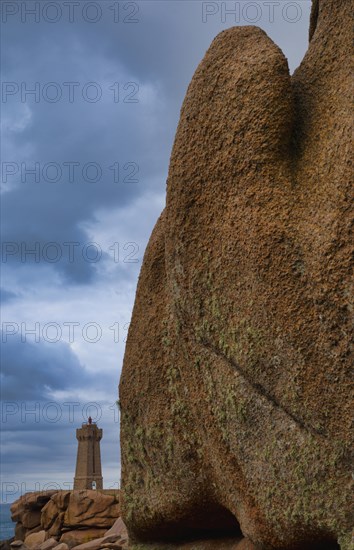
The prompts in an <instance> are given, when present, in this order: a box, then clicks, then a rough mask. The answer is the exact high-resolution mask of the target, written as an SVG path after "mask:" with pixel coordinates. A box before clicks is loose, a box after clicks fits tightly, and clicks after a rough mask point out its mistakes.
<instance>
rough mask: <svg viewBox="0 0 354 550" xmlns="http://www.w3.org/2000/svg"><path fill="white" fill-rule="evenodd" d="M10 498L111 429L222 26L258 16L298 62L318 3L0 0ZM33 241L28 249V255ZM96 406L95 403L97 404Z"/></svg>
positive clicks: (64, 482) (109, 450)
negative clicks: (176, 145) (195, 106)
mask: <svg viewBox="0 0 354 550" xmlns="http://www.w3.org/2000/svg"><path fill="white" fill-rule="evenodd" d="M1 10H2V12H1V52H2V53H1V66H2V96H1V186H2V195H1V209H2V221H1V234H2V262H1V302H2V319H1V328H2V353H1V393H2V418H1V420H2V455H1V474H2V498H3V500H5V501H8V502H9V501H11V500H14V499H15V498H16V497H17V496H18V494H19V492H24V491H26V490H33V489H39V490H41V489H43V488H46V487H48V485H47V484H48V483H52V484H53V483H57V484H58V486H60V487H68V486H69V485H70V484H71V483H72V480H73V475H74V468H75V458H76V439H75V428H76V427H78V426H79V425H80V424H81V422H82V421H83V420H84V417H85V416H86V415H87V414H88V413H89V412H91V413H92V416H93V417H94V418H97V419H98V420H99V425H100V426H101V427H102V428H103V430H104V437H103V440H102V459H103V475H104V480H105V485H106V486H107V487H114V486H117V484H118V483H119V477H120V463H119V423H118V416H117V409H116V406H115V401H116V399H117V385H118V381H119V375H120V370H121V365H122V360H123V354H124V345H125V344H124V341H125V336H126V333H127V327H128V324H129V321H130V317H131V312H132V307H133V302H134V294H135V288H136V283H137V278H138V274H139V270H140V267H141V262H142V258H143V254H144V250H145V247H146V244H147V241H148V238H149V235H150V233H151V230H152V228H153V226H154V223H155V221H156V219H157V217H158V215H159V213H160V212H161V210H162V208H163V206H164V202H165V185H166V176H167V170H168V163H169V156H170V151H171V147H172V143H173V138H174V134H175V131H176V126H177V123H178V117H179V110H180V108H181V104H182V101H183V98H184V94H185V91H186V88H187V86H188V83H189V81H190V79H191V77H192V75H193V72H194V70H195V69H196V67H197V65H198V63H199V62H200V60H201V59H202V57H203V55H204V53H205V51H206V49H207V48H208V46H209V44H210V42H211V41H212V39H213V38H214V37H215V36H216V34H217V33H218V32H220V31H221V30H223V29H226V28H228V27H230V26H232V25H234V24H237V25H248V24H256V25H258V26H260V27H262V28H263V29H264V30H265V31H266V32H267V33H268V35H269V36H270V37H271V38H272V39H273V40H274V42H276V43H277V44H278V45H279V46H280V47H281V48H282V50H283V51H284V53H285V55H286V56H287V58H288V60H289V65H290V69H291V71H293V70H294V69H295V68H296V67H297V66H298V64H299V63H300V61H301V59H302V57H303V55H304V53H305V51H306V48H307V34H308V23H309V14H310V1H308V0H306V1H298V2H288V1H286V0H280V1H257V2H247V1H241V2H235V1H227V2H221V1H219V2H202V1H199V0H181V1H174V0H165V1H164V0H160V1H150V0H145V1H137V2H131V1H119V2H118V1H114V0H107V1H106V0H100V1H96V2H91V1H90V2H88V1H85V0H80V1H74V0H68V1H63V0H60V1H59V0H58V1H50V2H49V1H48V2H47V1H46V0H41V1H40V2H38V1H37V2H35V1H30V0H27V1H24V2H20V1H17V0H14V1H3V2H2V5H1ZM31 251H32V253H31ZM90 403H94V404H91V406H90V405H89V404H90Z"/></svg>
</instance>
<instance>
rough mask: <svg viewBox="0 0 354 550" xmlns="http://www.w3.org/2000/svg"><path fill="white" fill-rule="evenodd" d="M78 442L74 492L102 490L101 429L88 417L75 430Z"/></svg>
mask: <svg viewBox="0 0 354 550" xmlns="http://www.w3.org/2000/svg"><path fill="white" fill-rule="evenodd" d="M76 439H77V440H78V448H77V458H76V471H75V478H74V490H78V489H103V478H102V466H101V449H100V441H101V439H102V429H100V428H98V426H97V424H96V423H95V422H92V418H91V417H89V418H88V421H87V422H84V423H83V424H82V426H81V428H78V429H77V430H76Z"/></svg>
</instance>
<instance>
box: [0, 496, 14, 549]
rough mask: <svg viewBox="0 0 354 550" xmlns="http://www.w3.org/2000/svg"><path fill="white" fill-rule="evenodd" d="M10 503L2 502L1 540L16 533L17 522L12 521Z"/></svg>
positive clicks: (9, 537) (0, 518)
mask: <svg viewBox="0 0 354 550" xmlns="http://www.w3.org/2000/svg"><path fill="white" fill-rule="evenodd" d="M10 506H11V503H10V504H0V540H6V539H11V538H12V537H13V536H14V534H15V525H16V524H15V523H14V522H13V521H11V512H10Z"/></svg>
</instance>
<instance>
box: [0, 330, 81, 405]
mask: <svg viewBox="0 0 354 550" xmlns="http://www.w3.org/2000/svg"><path fill="white" fill-rule="evenodd" d="M90 383H92V376H89V375H88V374H87V373H86V372H85V369H84V368H83V366H82V365H80V362H79V360H78V358H77V357H76V355H75V354H74V353H73V352H72V351H71V349H70V347H69V345H68V344H66V343H64V342H57V343H55V344H50V343H47V342H40V343H33V342H30V341H25V342H22V341H21V337H20V336H19V335H13V336H10V335H7V336H6V335H5V334H4V333H2V352H1V396H2V399H4V400H14V399H16V400H39V401H41V400H45V399H48V397H49V394H50V392H51V391H53V390H66V389H68V388H75V387H76V386H80V387H85V386H86V385H89V384H90Z"/></svg>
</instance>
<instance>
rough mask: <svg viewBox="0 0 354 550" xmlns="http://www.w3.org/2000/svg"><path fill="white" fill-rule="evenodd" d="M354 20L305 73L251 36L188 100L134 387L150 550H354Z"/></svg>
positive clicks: (132, 473) (259, 35) (134, 446)
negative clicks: (183, 545) (204, 541)
mask: <svg viewBox="0 0 354 550" xmlns="http://www.w3.org/2000/svg"><path fill="white" fill-rule="evenodd" d="M353 7H354V6H353V1H352V0H350V1H348V0H346V1H344V0H318V1H316V2H314V8H313V14H312V18H311V29H310V37H311V40H310V44H309V49H308V51H307V53H306V56H305V58H304V60H303V62H302V64H301V66H300V67H299V68H298V69H297V71H296V72H295V74H294V75H293V76H290V75H289V69H288V65H287V61H286V59H285V57H284V55H283V53H282V52H281V51H280V50H279V48H278V47H277V46H275V45H274V43H273V42H272V41H271V40H270V39H269V38H268V37H267V36H266V34H265V33H264V32H263V31H262V30H260V29H257V28H255V27H238V28H231V29H228V30H226V31H224V32H222V33H221V34H220V35H219V36H217V38H216V39H215V40H214V42H213V43H212V45H211V47H210V49H209V50H208V52H207V54H206V56H205V58H204V59H203V61H202V62H201V64H200V66H199V67H198V69H197V71H196V73H195V75H194V77H193V80H192V82H191V84H190V86H189V88H188V92H187V95H186V98H185V101H184V104H183V107H182V111H181V118H180V122H179V126H178V130H177V135H176V139H175V143H174V147H173V152H172V156H171V162H170V169H169V176H168V182H167V201H166V208H165V210H164V212H163V213H162V215H161V217H160V219H159V220H158V222H157V224H156V227H155V229H154V231H153V234H152V236H151V239H150V242H149V245H148V248H147V250H146V253H145V258H144V263H143V267H142V270H141V274H140V279H139V284H138V290H137V295H136V301H135V306H134V312H133V317H132V322H131V324H130V330H129V336H128V342H127V347H126V353H125V359H124V366H123V372H122V378H121V382H120V405H121V419H122V420H121V447H122V486H123V492H122V512H123V518H124V520H125V522H126V524H127V526H128V530H129V535H130V536H131V537H132V538H133V539H134V540H136V541H141V542H144V541H163V540H176V539H177V538H181V539H189V538H192V537H193V538H196V537H198V536H200V537H205V536H209V535H212V536H218V534H219V533H222V534H225V533H230V535H233V536H234V537H235V539H236V538H237V537H239V536H241V532H242V534H243V535H245V536H247V537H248V538H249V539H250V540H251V541H252V542H253V543H254V544H255V545H256V546H257V548H260V549H267V550H268V549H269V550H276V549H278V550H280V549H281V550H292V549H296V548H299V549H302V548H311V549H316V548H317V549H321V550H322V549H327V548H328V549H332V548H333V549H335V548H339V547H340V548H341V549H342V550H348V549H349V548H350V544H351V543H350V531H351V527H352V523H353V521H352V520H353V517H352V514H351V494H352V493H351V490H352V489H351V483H352V479H351V470H350V463H351V461H350V450H351V449H353V431H352V428H351V411H352V404H353V393H352V390H351V387H352V386H351V365H352V356H351V350H350V341H351V336H352V333H353V332H352V331H353V326H352V318H353V303H352V292H353V278H352V271H351V270H352V265H353V263H352V261H353V260H352V247H351V242H352V240H351V239H352V237H351V233H350V231H351V229H352V205H353V192H352V184H351V181H352V165H351V160H352V149H351V144H352V140H351V129H352V120H353V119H352V112H351V108H352V107H351V105H352V94H351V86H352V80H351V79H352V76H351V63H350V59H349V57H350V52H351V48H352V20H351V14H352V11H353ZM156 547H157V546H156ZM216 547H217V546H216Z"/></svg>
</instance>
